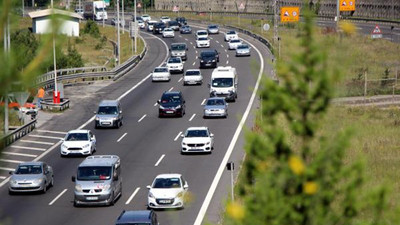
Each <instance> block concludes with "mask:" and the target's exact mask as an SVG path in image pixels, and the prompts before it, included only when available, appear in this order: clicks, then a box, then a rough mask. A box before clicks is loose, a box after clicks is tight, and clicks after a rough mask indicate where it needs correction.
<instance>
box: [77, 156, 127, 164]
mask: <svg viewBox="0 0 400 225" xmlns="http://www.w3.org/2000/svg"><path fill="white" fill-rule="evenodd" d="M119 163H120V159H119V157H118V156H116V155H93V156H88V157H86V159H85V160H83V162H81V164H80V165H79V167H84V166H112V165H114V164H119Z"/></svg>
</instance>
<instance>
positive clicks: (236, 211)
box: [226, 202, 244, 220]
mask: <svg viewBox="0 0 400 225" xmlns="http://www.w3.org/2000/svg"><path fill="white" fill-rule="evenodd" d="M226 212H227V213H228V215H229V216H230V217H232V218H233V219H234V220H241V219H243V218H244V208H243V206H242V205H240V204H239V203H237V202H230V203H229V204H228V206H227V207H226Z"/></svg>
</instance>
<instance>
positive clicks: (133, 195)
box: [125, 187, 140, 205]
mask: <svg viewBox="0 0 400 225" xmlns="http://www.w3.org/2000/svg"><path fill="white" fill-rule="evenodd" d="M139 190H140V187H137V188H136V189H135V191H134V192H133V193H132V195H131V196H130V197H129V198H128V200H127V201H126V202H125V205H128V204H129V203H130V202H131V201H132V199H133V197H135V195H136V194H137V193H138V192H139Z"/></svg>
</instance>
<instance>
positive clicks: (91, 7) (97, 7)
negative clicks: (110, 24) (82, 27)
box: [83, 1, 108, 20]
mask: <svg viewBox="0 0 400 225" xmlns="http://www.w3.org/2000/svg"><path fill="white" fill-rule="evenodd" d="M83 17H85V19H87V20H103V18H104V19H105V20H107V19H108V15H107V11H106V3H105V1H93V2H85V3H84V5H83Z"/></svg>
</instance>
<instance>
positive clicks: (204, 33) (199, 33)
mask: <svg viewBox="0 0 400 225" xmlns="http://www.w3.org/2000/svg"><path fill="white" fill-rule="evenodd" d="M197 34H198V35H207V32H205V31H200V32H197Z"/></svg>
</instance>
